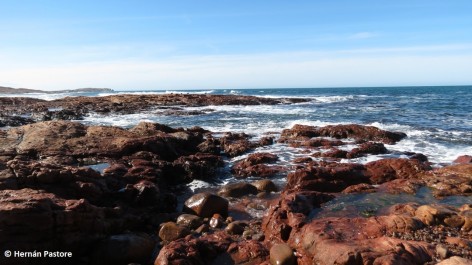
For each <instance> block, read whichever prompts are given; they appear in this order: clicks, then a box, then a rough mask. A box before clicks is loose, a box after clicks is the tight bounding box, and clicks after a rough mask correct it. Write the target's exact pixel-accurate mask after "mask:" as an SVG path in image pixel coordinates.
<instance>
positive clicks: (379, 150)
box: [347, 142, 387, 158]
mask: <svg viewBox="0 0 472 265" xmlns="http://www.w3.org/2000/svg"><path fill="white" fill-rule="evenodd" d="M386 153H387V148H385V146H384V145H383V144H382V143H374V142H367V143H363V144H361V145H360V146H359V147H356V148H354V149H352V150H351V151H350V152H349V153H348V154H347V158H356V157H361V156H364V155H366V154H371V155H378V154H386Z"/></svg>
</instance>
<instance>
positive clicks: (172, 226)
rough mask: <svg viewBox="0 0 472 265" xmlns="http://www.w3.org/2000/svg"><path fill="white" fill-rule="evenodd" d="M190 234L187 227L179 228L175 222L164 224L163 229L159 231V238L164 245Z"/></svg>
mask: <svg viewBox="0 0 472 265" xmlns="http://www.w3.org/2000/svg"><path fill="white" fill-rule="evenodd" d="M188 234H190V231H189V230H188V229H187V228H186V227H184V226H179V225H177V224H176V223H174V222H167V223H164V224H162V226H161V229H159V238H160V239H161V240H162V241H163V242H164V243H168V242H171V241H174V240H177V239H179V238H182V237H185V236H186V235H188Z"/></svg>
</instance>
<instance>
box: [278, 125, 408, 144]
mask: <svg viewBox="0 0 472 265" xmlns="http://www.w3.org/2000/svg"><path fill="white" fill-rule="evenodd" d="M300 136H305V137H309V138H312V137H320V136H324V137H333V138H337V139H342V138H354V139H356V140H368V141H379V142H382V143H385V144H394V143H396V142H398V141H400V140H401V139H403V138H405V137H406V134H404V133H399V132H389V131H384V130H380V129H379V128H376V127H373V126H363V125H357V124H345V125H328V126H325V127H315V126H306V125H299V124H296V125H294V126H293V127H292V128H291V129H285V130H283V131H282V134H281V137H284V138H293V137H300Z"/></svg>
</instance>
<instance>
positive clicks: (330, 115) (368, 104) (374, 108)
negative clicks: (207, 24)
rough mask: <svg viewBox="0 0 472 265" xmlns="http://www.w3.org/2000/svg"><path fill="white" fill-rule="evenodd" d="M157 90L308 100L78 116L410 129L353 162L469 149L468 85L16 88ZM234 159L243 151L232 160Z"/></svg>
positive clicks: (245, 126) (255, 129)
mask: <svg viewBox="0 0 472 265" xmlns="http://www.w3.org/2000/svg"><path fill="white" fill-rule="evenodd" d="M160 93H195V94H237V95H251V96H258V97H277V98H278V97H296V98H298V97H299V98H307V99H310V101H309V102H306V103H300V104H291V105H289V104H287V105H285V104H284V105H273V106H270V105H260V106H204V107H182V108H184V110H188V111H198V112H196V113H200V114H199V115H164V114H162V113H161V112H162V111H161V110H151V111H146V112H142V113H135V114H127V115H102V114H89V115H88V116H86V117H85V119H84V120H82V121H81V122H84V123H86V124H101V125H115V126H122V127H132V126H134V125H136V124H137V123H138V122H140V121H152V122H158V123H163V124H167V125H170V126H173V127H192V126H200V127H203V128H205V129H208V130H211V131H213V132H217V133H218V132H227V131H231V132H245V133H248V134H250V135H252V136H253V137H255V138H258V137H261V136H263V135H266V134H271V135H275V136H277V134H278V133H280V132H281V131H282V130H283V129H285V128H290V127H292V126H293V125H295V124H304V125H314V126H324V125H329V124H348V123H356V124H362V125H372V126H376V127H379V128H381V129H384V130H391V131H401V132H404V133H406V134H407V135H408V137H407V138H406V139H404V140H402V141H400V142H399V143H397V144H396V145H387V148H388V149H389V150H390V151H392V153H391V154H388V155H381V156H370V157H364V158H358V159H354V161H352V162H360V163H366V162H369V161H372V160H377V159H380V158H383V157H385V156H401V154H402V153H403V152H416V153H423V154H425V155H426V156H428V158H429V160H430V161H431V162H433V163H434V164H436V165H441V164H448V163H451V162H452V161H453V160H454V159H455V158H456V157H457V156H459V155H465V154H469V155H470V154H472V113H471V110H472V86H434V87H426V86H424V87H356V88H287V89H234V90H218V89H215V90H182V91H136V90H134V91H115V92H112V93H106V94H105V93H63V94H40V93H38V94H28V95H24V94H23V95H21V96H28V97H36V98H41V99H46V100H52V99H57V98H61V97H65V96H105V95H111V94H160ZM10 96H20V95H10ZM347 148H348V147H347ZM262 149H264V151H270V152H274V153H278V154H279V155H280V156H281V157H282V160H286V161H290V159H292V158H293V157H294V156H297V155H303V154H298V153H297V152H296V150H291V148H288V147H286V146H282V145H280V144H275V145H273V146H270V147H263V148H262ZM256 151H257V150H256ZM284 158H285V159H284ZM238 159H241V157H236V158H234V159H233V160H238ZM286 161H285V162H286ZM282 162H283V161H282Z"/></svg>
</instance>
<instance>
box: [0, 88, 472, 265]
mask: <svg viewBox="0 0 472 265" xmlns="http://www.w3.org/2000/svg"><path fill="white" fill-rule="evenodd" d="M300 101H302V99H267V98H257V97H244V96H219V95H181V94H178V95H133V96H129V95H127V96H124V95H123V96H121V95H120V96H108V97H101V98H86V97H75V98H65V99H60V100H54V101H43V100H37V99H28V98H0V109H1V113H2V119H0V126H1V127H5V126H7V127H5V128H4V129H3V130H0V249H2V250H18V251H23V252H32V251H68V252H72V253H73V256H72V258H64V259H63V260H62V259H59V258H58V259H57V260H59V261H60V262H63V263H67V264H131V263H133V264H143V265H144V264H246V265H249V264H300V265H301V264H443V265H444V264H472V199H471V198H472V197H471V195H472V163H471V162H472V158H471V157H470V156H462V157H459V158H458V159H457V161H456V163H454V164H452V165H447V166H444V167H440V168H437V167H432V165H431V163H429V162H428V158H427V157H426V156H424V155H422V154H418V153H404V154H401V156H400V157H398V158H384V159H380V160H376V161H373V162H368V163H365V164H360V163H347V162H345V161H346V160H348V159H352V158H359V157H363V156H368V155H377V154H388V153H389V152H390V151H389V150H388V148H387V147H386V145H392V144H395V143H397V142H398V141H401V140H402V139H403V138H405V137H406V134H404V133H402V132H389V131H384V130H381V129H379V128H376V127H372V126H362V125H356V124H350V125H331V126H324V127H315V126H305V125H295V126H293V127H292V128H285V129H284V130H283V131H282V132H281V134H280V135H277V136H275V137H274V136H270V135H268V136H266V137H262V138H257V139H255V138H253V137H252V136H251V135H249V134H244V133H234V132H227V133H223V134H214V133H212V132H210V131H208V130H206V129H205V128H200V127H192V128H171V127H169V126H166V125H164V124H158V123H149V122H140V123H139V124H137V125H136V126H134V127H132V128H128V129H125V128H120V127H112V126H89V125H84V124H81V123H79V122H76V121H70V120H80V118H81V117H82V116H83V115H85V114H87V113H90V112H97V113H135V112H139V111H143V110H146V109H150V108H154V109H159V108H162V109H165V110H172V108H176V107H178V106H206V105H232V104H234V105H238V104H239V105H259V104H290V103H297V102H300ZM174 110H178V109H174ZM23 119H24V120H23ZM2 122H3V123H2ZM248 133H249V132H248ZM273 144H279V145H283V146H287V147H291V148H297V149H298V150H300V152H302V153H304V154H306V155H304V156H301V157H298V158H296V159H294V160H293V161H289V162H284V163H282V162H281V161H280V159H279V157H278V156H277V155H275V154H272V153H269V152H263V151H260V149H261V148H260V147H263V146H268V145H273ZM348 146H349V148H348ZM240 155H246V156H243V157H244V158H242V159H240V160H238V161H236V162H235V163H232V164H231V165H228V158H234V157H238V156H240ZM228 166H230V168H228ZM225 170H226V171H227V172H226V173H227V174H230V176H231V177H230V178H231V181H230V183H229V184H226V185H225V186H222V187H214V188H210V189H208V190H206V191H204V190H201V191H198V192H196V193H193V192H191V191H190V190H189V189H188V188H187V184H188V183H190V182H192V181H195V180H203V181H207V182H212V181H216V180H218V178H219V175H220V174H221V172H224V171H225ZM280 175H282V176H285V177H286V184H285V185H280V184H279V185H277V183H276V182H275V181H274V177H275V176H280ZM425 189H426V190H428V191H429V192H430V193H431V194H432V195H431V196H433V197H434V198H435V200H436V201H435V202H432V203H426V204H420V203H415V202H403V203H397V204H393V203H391V204H388V203H387V204H386V206H385V207H381V208H372V209H371V208H369V209H364V210H358V209H356V208H355V207H354V208H353V209H352V210H349V209H348V210H349V211H348V213H349V214H346V215H344V216H335V215H330V214H329V213H328V214H321V212H322V211H323V209H324V207H325V205H327V204H329V203H330V202H333V201H335V200H339V199H342V198H345V197H346V196H357V195H359V196H366V195H367V194H368V195H370V196H373V197H374V198H376V197H375V196H378V198H381V196H384V195H385V194H388V195H392V196H407V195H408V196H413V195H415V194H418V193H420V192H422V191H423V190H425ZM447 198H459V199H460V201H461V202H463V203H461V204H460V205H453V204H447V203H443V202H445V201H447ZM459 199H458V200H459ZM350 206H351V205H345V208H346V207H347V208H349V207H350ZM254 213H256V214H254ZM0 263H1V264H51V261H50V260H49V259H34V258H14V257H11V258H5V257H3V256H2V257H0Z"/></svg>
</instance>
